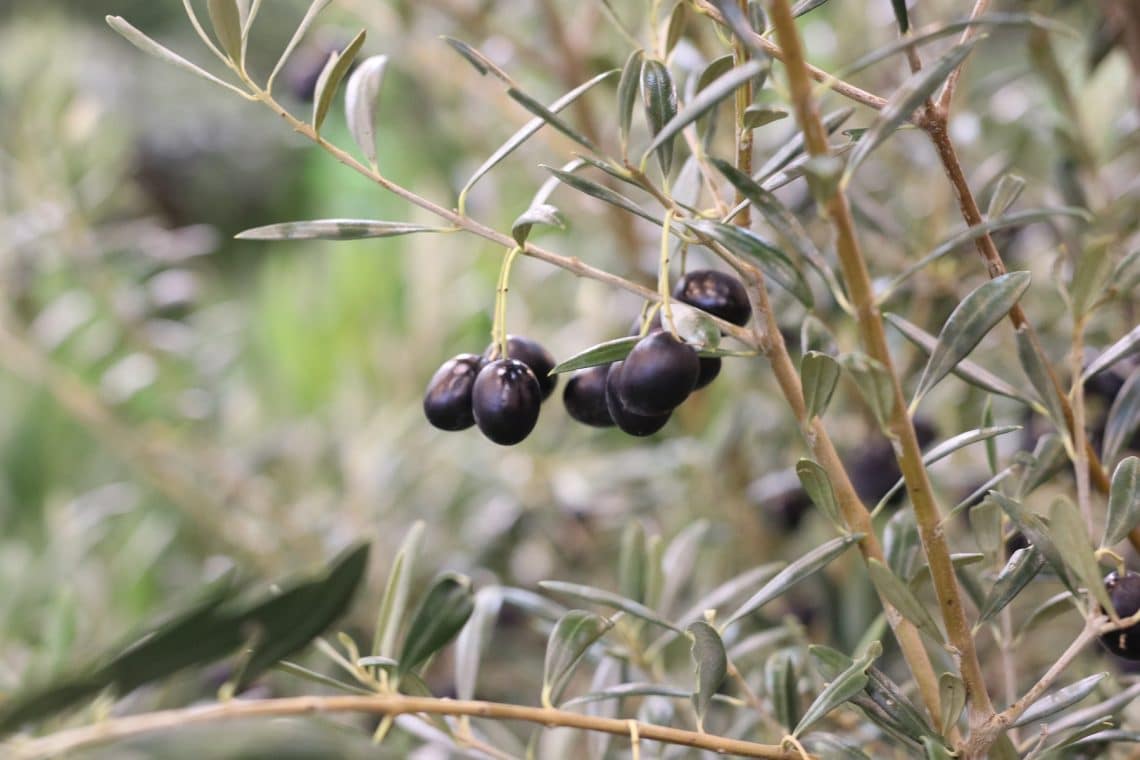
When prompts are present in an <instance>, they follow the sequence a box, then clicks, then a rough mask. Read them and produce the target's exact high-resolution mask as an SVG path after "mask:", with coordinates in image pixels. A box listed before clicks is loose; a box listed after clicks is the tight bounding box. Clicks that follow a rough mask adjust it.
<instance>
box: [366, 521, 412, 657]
mask: <svg viewBox="0 0 1140 760" xmlns="http://www.w3.org/2000/svg"><path fill="white" fill-rule="evenodd" d="M424 527H425V523H424V521H423V520H417V521H416V522H414V523H412V527H410V528H408V532H407V534H405V536H404V540H403V541H402V542H401V543H400V548H399V549H398V550H397V551H396V556H395V557H394V558H393V559H392V568H391V570H389V571H388V582H387V584H386V585H385V587H384V596H383V597H381V599H380V609H379V611H378V612H377V614H376V628H375V631H374V632H373V639H372V654H374V655H378V656H381V657H392V656H393V655H395V654H396V636H397V634H398V633H399V630H400V623H401V622H403V618H404V610H405V609H406V608H407V605H408V589H409V587H410V586H411V578H412V575H413V573H414V568H415V563H416V556H417V554H418V553H419V548H420V542H421V541H422V540H423V535H424Z"/></svg>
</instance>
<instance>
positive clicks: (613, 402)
mask: <svg viewBox="0 0 1140 760" xmlns="http://www.w3.org/2000/svg"><path fill="white" fill-rule="evenodd" d="M624 365H625V362H615V363H613V364H611V365H610V371H609V374H607V375H606V409H608V410H609V413H610V418H611V419H613V421H614V424H615V425H617V426H618V428H619V429H620V430H621V431H622V432H623V433H629V434H630V435H636V436H646V435H652V434H653V433H656V432H657V431H658V430H660V429H661V428H663V427H665V423H666V422H668V421H669V416H670V415H671V414H672V412H665V413H664V414H651V415H645V414H636V413H634V412H631V411H630V410H629V409H627V408H626V406H625V404H624V403H622V400H621V398H620V397H619V395H618V385H619V383H620V382H621V379H622V372H623V371H624V369H625V366H624Z"/></svg>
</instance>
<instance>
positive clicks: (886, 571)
mask: <svg viewBox="0 0 1140 760" xmlns="http://www.w3.org/2000/svg"><path fill="white" fill-rule="evenodd" d="M867 572H868V575H870V578H871V584H872V585H873V586H874V587H875V590H877V591H878V592H879V594H881V595H882V597H883V598H884V599H886V600H887V601H888V602H890V604H891V606H893V607H894V608H895V609H897V610H898V611H899V613H900V614H902V616H903V617H904V618H906V619H907V620H909V621H910V622H912V623H914V625H915V627H916V628H918V630H920V631H922V632H923V633H925V634H926V635H927V636H930V637H931V638H932V639H934V640H935V641H937V642H941V641H942V632H941V631H939V630H938V624H937V623H935V622H934V618H933V617H931V616H930V612H929V611H928V610H927V609H926V607H924V606H923V605H922V602H920V601H918V598H917V597H915V595H914V594H913V593H912V592H911V590H910V589H909V588H907V587H906V585H905V584H904V583H903V582H902V581H901V580H899V579H898V577H896V576H895V574H894V573H892V572H891V571H890V568H888V567H887V566H886V565H884V564H883V563H882V562H880V561H879V560H877V559H874V558H872V559H869V560H867Z"/></svg>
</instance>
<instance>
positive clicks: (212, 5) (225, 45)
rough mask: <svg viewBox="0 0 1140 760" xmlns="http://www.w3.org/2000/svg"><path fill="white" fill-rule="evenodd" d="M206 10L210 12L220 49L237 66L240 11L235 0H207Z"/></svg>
mask: <svg viewBox="0 0 1140 760" xmlns="http://www.w3.org/2000/svg"><path fill="white" fill-rule="evenodd" d="M206 10H207V12H208V13H209V14H210V24H211V25H212V26H213V27H214V34H215V35H217V37H218V42H220V43H222V50H224V51H226V55H228V56H229V57H230V60H231V61H233V62H234V63H236V64H237V65H238V66H239V67H240V66H241V65H242V44H241V13H239V12H238V6H237V1H236V0H208V2H207V3H206Z"/></svg>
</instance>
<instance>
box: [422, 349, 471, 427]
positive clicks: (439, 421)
mask: <svg viewBox="0 0 1140 760" xmlns="http://www.w3.org/2000/svg"><path fill="white" fill-rule="evenodd" d="M482 366H483V357H481V356H476V355H475V354H460V355H459V356H453V357H452V358H450V359H448V360H447V361H446V362H444V363H443V366H441V367H440V368H439V369H438V370H436V372H435V374H434V375H432V378H431V381H430V382H429V383H428V386H427V390H426V391H425V392H424V416H426V417H427V419H428V422H430V423H431V424H432V425H434V426H435V427H437V428H439V429H440V430H465V429H467V428H469V427H471V426H472V425H474V424H475V415H474V414H473V413H472V411H471V388H472V386H473V385H474V384H475V376H476V375H478V374H479V369H480V368H481V367H482Z"/></svg>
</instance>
